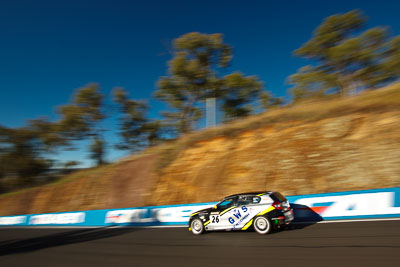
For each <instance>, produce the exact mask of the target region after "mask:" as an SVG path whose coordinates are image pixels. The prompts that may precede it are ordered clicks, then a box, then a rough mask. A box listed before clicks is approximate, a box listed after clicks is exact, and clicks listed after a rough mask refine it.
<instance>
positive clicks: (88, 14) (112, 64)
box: [0, 0, 400, 166]
mask: <svg viewBox="0 0 400 267" xmlns="http://www.w3.org/2000/svg"><path fill="white" fill-rule="evenodd" d="M355 8H358V9H360V10H361V11H363V13H364V14H365V15H366V16H367V17H369V20H368V22H367V28H369V27H373V26H378V25H383V26H389V27H390V29H391V32H392V34H394V35H398V34H400V20H399V13H400V2H399V1H389V0H381V1H369V0H366V1H350V0H348V1H339V0H337V1H322V0H320V1H310V0H303V1H294V0H293V1H285V0H281V1H251V0H248V1H238V0H231V1H225V0H221V1H217V0H214V1H209V0H203V1H188V0H186V1H173V0H170V1H161V0H160V1H152V0H148V1H133V0H131V1H119V0H114V1H100V0H97V1H88V0H79V1H78V0H72V1H71V0H70V1H64V0H57V1H43V0H35V1H33V0H32V1H20V0H2V1H1V2H0V125H4V126H8V127H18V126H23V125H24V124H25V121H26V120H27V119H33V118H37V117H41V116H47V117H50V118H51V119H56V118H57V117H56V116H55V107H57V106H59V105H62V104H65V103H67V102H68V101H69V99H70V96H71V94H72V93H73V92H74V90H75V89H77V88H80V87H82V86H84V85H85V84H87V83H90V82H96V83H99V84H100V86H101V88H102V92H103V93H104V94H105V95H106V96H108V97H109V96H110V92H111V90H112V88H114V87H117V86H121V87H124V88H125V89H127V90H128V91H129V92H130V95H131V97H132V98H135V99H147V100H148V101H149V103H150V105H151V111H150V114H149V115H150V117H157V114H158V113H159V111H161V110H162V109H163V108H164V105H163V104H162V103H160V102H158V101H156V100H154V99H151V95H152V93H153V92H154V90H155V89H156V81H157V80H158V78H159V77H160V76H162V75H165V74H166V70H167V68H166V63H167V61H168V60H169V59H170V58H171V55H170V54H168V47H169V45H170V43H171V41H172V40H173V39H174V38H176V37H178V36H180V35H182V34H185V33H188V32H193V31H197V32H202V33H222V34H224V38H225V42H226V43H228V44H230V45H232V46H233V47H234V57H233V61H232V64H231V66H230V67H229V69H228V71H235V70H240V71H242V72H243V73H244V74H246V75H258V76H259V77H260V79H261V80H263V81H264V82H265V84H266V87H267V90H269V91H271V92H272V93H273V94H274V95H275V96H285V95H286V94H287V89H288V88H289V86H288V85H287V84H285V79H286V77H287V76H289V75H291V74H293V73H294V72H296V70H297V69H298V68H299V67H301V66H303V65H305V64H308V63H309V62H307V61H306V60H304V59H300V58H295V57H293V56H292V52H293V50H295V49H296V48H298V47H300V46H301V44H302V43H304V42H305V41H307V40H308V39H309V38H310V36H311V34H312V31H313V30H314V29H315V28H316V27H317V26H318V25H319V24H320V23H321V21H322V20H323V19H324V18H325V17H327V16H329V15H333V14H336V13H343V12H347V11H350V10H352V9H355ZM105 126H106V127H110V131H109V132H107V134H106V137H107V140H108V141H109V142H110V143H115V142H117V141H118V140H117V136H116V135H115V133H116V131H117V129H116V124H115V119H114V118H110V119H108V120H107V121H106V122H105ZM82 147H84V144H83V145H82ZM110 148H111V145H110ZM122 155H124V153H122V152H118V151H116V150H113V149H110V151H109V153H108V159H109V160H114V159H116V158H118V157H120V156H122ZM58 157H59V159H62V160H70V159H77V158H79V159H82V160H83V159H85V158H86V157H87V154H86V153H85V152H84V151H83V150H82V149H81V150H78V151H75V152H68V153H61V154H60V155H59V156H58ZM88 164H89V162H88V161H85V166H87V165H88Z"/></svg>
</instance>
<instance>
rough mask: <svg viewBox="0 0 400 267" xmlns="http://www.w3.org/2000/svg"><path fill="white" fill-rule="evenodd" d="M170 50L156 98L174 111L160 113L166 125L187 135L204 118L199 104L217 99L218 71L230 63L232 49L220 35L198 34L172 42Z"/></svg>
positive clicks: (186, 35) (185, 36) (218, 92)
mask: <svg viewBox="0 0 400 267" xmlns="http://www.w3.org/2000/svg"><path fill="white" fill-rule="evenodd" d="M173 47H174V55H173V59H172V60H171V61H170V62H169V64H168V74H169V75H168V76H167V77H161V79H160V80H159V81H158V90H157V91H156V93H155V96H156V97H157V98H159V99H161V100H163V101H166V102H167V103H168V104H169V106H170V107H171V108H172V109H173V111H168V112H164V113H163V115H164V116H165V117H166V119H167V121H169V125H171V126H172V127H175V128H176V129H177V131H178V132H179V133H186V132H189V131H191V130H192V126H193V123H194V122H196V121H197V120H198V119H199V118H201V116H202V115H203V112H202V111H201V109H200V108H199V107H198V104H199V102H201V101H204V100H205V99H206V98H208V97H218V96H220V90H219V88H218V85H219V82H218V81H219V79H218V77H217V70H218V69H220V68H224V67H226V66H227V65H228V64H229V62H230V61H231V58H232V56H231V47H230V46H229V45H227V44H225V43H223V37H222V35H221V34H201V33H198V32H192V33H188V34H185V35H183V36H181V37H179V38H177V39H175V41H174V44H173Z"/></svg>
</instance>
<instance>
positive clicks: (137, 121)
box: [113, 88, 164, 152]
mask: <svg viewBox="0 0 400 267" xmlns="http://www.w3.org/2000/svg"><path fill="white" fill-rule="evenodd" d="M113 96H114V102H116V103H117V104H118V107H119V112H120V113H121V114H122V116H120V132H119V134H120V135H121V137H122V140H123V141H122V142H121V143H119V144H118V145H117V148H119V149H126V150H131V151H132V152H134V151H138V150H141V149H143V148H145V147H147V146H153V145H156V144H158V143H159V142H160V141H161V140H163V139H162V135H163V133H164V127H163V125H162V123H161V122H160V121H158V120H149V119H148V118H147V117H146V113H147V110H148V105H147V103H145V102H144V101H138V100H134V99H129V98H128V97H129V96H128V92H126V91H125V90H124V89H123V88H115V89H114V91H113Z"/></svg>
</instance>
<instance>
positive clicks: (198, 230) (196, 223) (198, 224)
mask: <svg viewBox="0 0 400 267" xmlns="http://www.w3.org/2000/svg"><path fill="white" fill-rule="evenodd" d="M190 228H192V233H193V234H195V235H200V234H202V233H203V232H204V225H203V222H202V221H201V220H200V219H194V220H193V221H192V222H191V223H190Z"/></svg>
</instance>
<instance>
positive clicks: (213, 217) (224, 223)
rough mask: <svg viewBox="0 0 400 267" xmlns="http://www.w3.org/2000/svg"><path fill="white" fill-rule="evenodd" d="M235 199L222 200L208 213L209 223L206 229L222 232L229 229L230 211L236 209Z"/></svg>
mask: <svg viewBox="0 0 400 267" xmlns="http://www.w3.org/2000/svg"><path fill="white" fill-rule="evenodd" d="M236 202H237V197H230V198H226V199H223V200H222V201H221V202H220V203H218V204H217V205H216V206H217V207H216V208H215V209H213V210H212V211H211V213H210V223H209V224H208V225H207V226H208V227H207V228H208V229H212V230H222V229H228V228H229V227H230V224H231V223H230V222H229V217H230V211H231V210H232V209H235V208H236Z"/></svg>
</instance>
